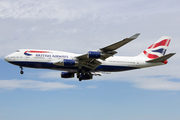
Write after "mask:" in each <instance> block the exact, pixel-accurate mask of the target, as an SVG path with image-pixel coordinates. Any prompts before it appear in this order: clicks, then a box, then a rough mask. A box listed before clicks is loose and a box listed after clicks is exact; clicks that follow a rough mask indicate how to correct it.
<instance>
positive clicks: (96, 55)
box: [87, 51, 101, 58]
mask: <svg viewBox="0 0 180 120" xmlns="http://www.w3.org/2000/svg"><path fill="white" fill-rule="evenodd" d="M87 57H88V58H100V57H101V53H100V52H96V51H89V52H88V53H87Z"/></svg>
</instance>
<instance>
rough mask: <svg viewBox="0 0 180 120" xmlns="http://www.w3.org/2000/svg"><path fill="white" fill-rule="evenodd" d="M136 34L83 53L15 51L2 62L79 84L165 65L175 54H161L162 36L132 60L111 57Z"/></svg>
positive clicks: (164, 40) (163, 50)
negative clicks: (58, 72)
mask: <svg viewBox="0 0 180 120" xmlns="http://www.w3.org/2000/svg"><path fill="white" fill-rule="evenodd" d="M139 35H140V34H139V33H137V34H135V35H133V36H131V37H129V38H125V39H123V40H121V41H119V42H117V43H114V44H112V45H109V46H107V47H103V48H100V49H98V50H95V51H88V52H87V53H86V54H74V53H69V52H62V51H54V50H35V49H19V50H16V52H14V53H12V54H10V55H7V56H6V57H5V58H4V59H5V60H6V61H7V62H9V63H11V64H14V65H17V66H19V67H20V68H21V71H20V73H21V74H23V73H24V72H23V67H29V68H42V69H51V70H61V71H64V72H62V73H61V77H62V78H73V77H74V75H75V74H76V75H77V78H78V79H79V81H81V80H89V79H92V78H93V76H94V75H99V76H100V75H101V74H100V73H103V72H120V71H127V70H134V69H140V68H146V67H152V66H158V65H164V64H167V59H169V58H170V57H172V56H173V55H174V54H175V53H170V54H167V55H165V53H166V50H167V47H168V45H169V43H170V41H171V37H168V36H163V37H161V38H160V39H159V40H158V41H157V42H155V43H154V44H152V45H151V46H150V47H148V48H147V49H146V50H144V51H143V52H142V53H141V54H139V55H137V56H134V57H123V56H114V55H115V54H116V53H117V52H116V51H115V50H116V49H118V48H120V47H122V46H123V45H125V44H127V43H129V42H130V41H132V40H134V39H136V38H137V37H138V36H139Z"/></svg>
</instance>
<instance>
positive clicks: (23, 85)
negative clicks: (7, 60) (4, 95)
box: [0, 80, 77, 91]
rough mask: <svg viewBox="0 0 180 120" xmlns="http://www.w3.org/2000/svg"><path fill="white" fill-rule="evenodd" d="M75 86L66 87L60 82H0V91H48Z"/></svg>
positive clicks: (73, 87)
mask: <svg viewBox="0 0 180 120" xmlns="http://www.w3.org/2000/svg"><path fill="white" fill-rule="evenodd" d="M75 88H77V86H76V85H67V84H64V83H60V82H43V81H34V80H0V89H2V90H15V89H30V90H37V91H49V90H58V89H75Z"/></svg>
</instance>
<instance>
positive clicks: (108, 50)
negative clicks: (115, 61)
mask: <svg viewBox="0 0 180 120" xmlns="http://www.w3.org/2000/svg"><path fill="white" fill-rule="evenodd" d="M139 35H140V33H137V34H135V35H133V36H131V37H129V38H125V39H123V40H121V41H119V42H117V43H114V44H112V45H109V46H106V47H103V48H100V49H99V50H97V51H94V53H95V54H96V53H97V54H100V57H99V58H90V57H88V55H89V54H88V53H87V54H83V55H80V56H77V57H76V59H77V60H78V61H79V66H81V67H85V68H88V69H91V70H94V69H96V68H97V67H98V66H99V65H100V64H101V62H100V61H99V60H98V59H101V60H105V59H107V58H108V57H110V56H113V55H114V54H116V53H117V52H116V51H115V50H116V49H118V48H120V47H122V46H123V45H125V44H127V43H129V42H131V41H132V40H134V39H136V38H137V37H138V36H139Z"/></svg>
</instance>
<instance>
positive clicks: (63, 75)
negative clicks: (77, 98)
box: [61, 72, 74, 78]
mask: <svg viewBox="0 0 180 120" xmlns="http://www.w3.org/2000/svg"><path fill="white" fill-rule="evenodd" d="M61 78H74V73H70V72H62V73H61Z"/></svg>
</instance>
